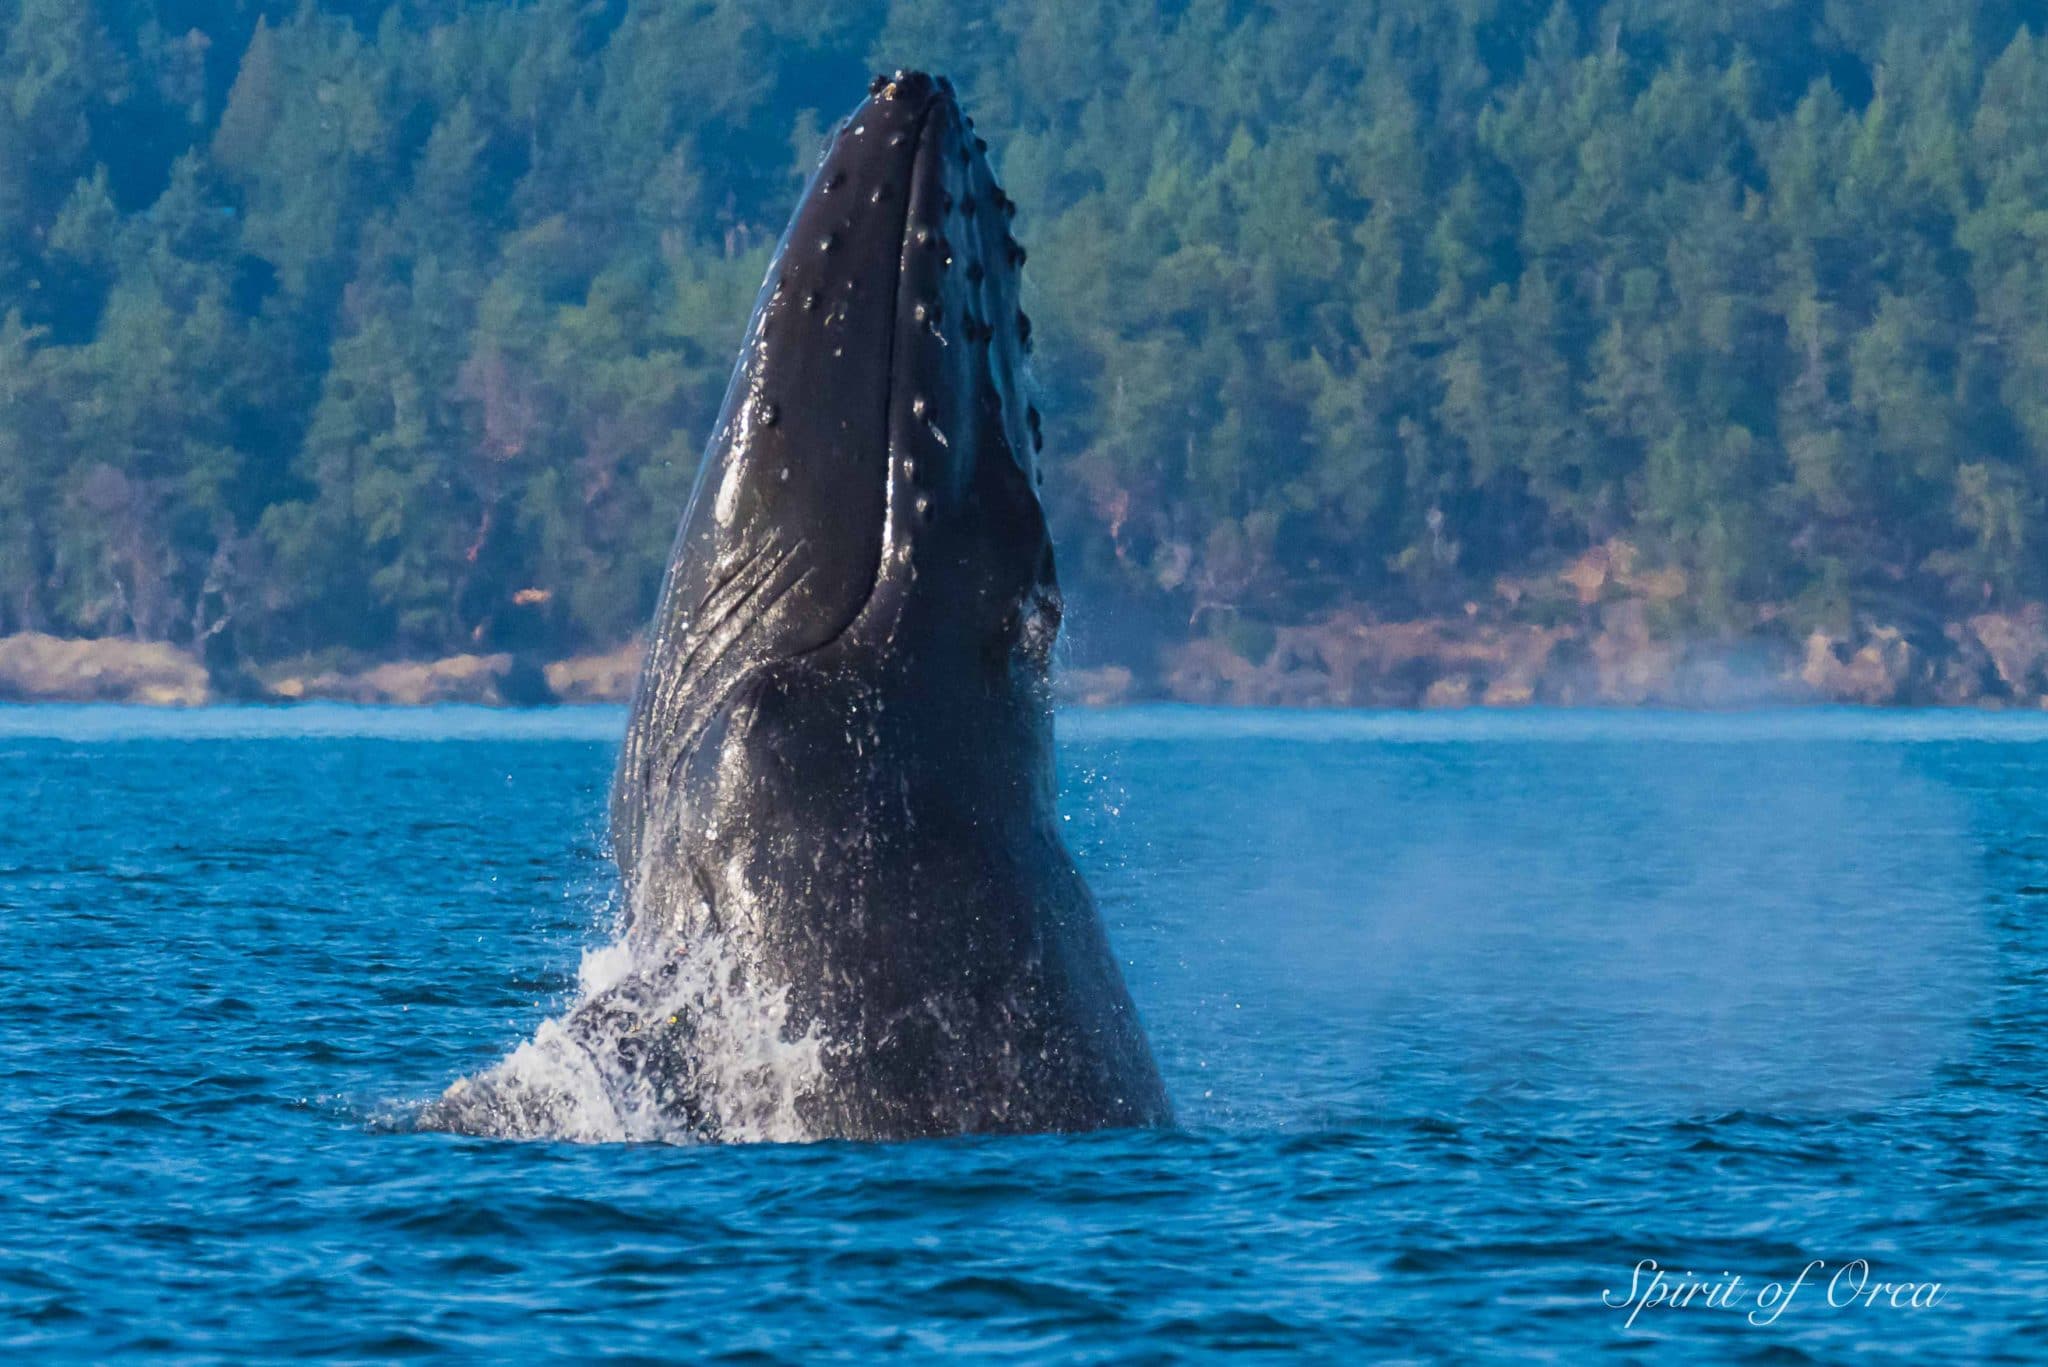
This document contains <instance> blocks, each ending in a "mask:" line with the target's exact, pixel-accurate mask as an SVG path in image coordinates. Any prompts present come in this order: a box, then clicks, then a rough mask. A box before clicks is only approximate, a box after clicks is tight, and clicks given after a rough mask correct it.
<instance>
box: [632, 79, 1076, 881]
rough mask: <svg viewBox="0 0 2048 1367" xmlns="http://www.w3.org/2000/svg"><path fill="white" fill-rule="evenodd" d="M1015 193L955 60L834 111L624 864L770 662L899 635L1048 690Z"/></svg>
mask: <svg viewBox="0 0 2048 1367" xmlns="http://www.w3.org/2000/svg"><path fill="white" fill-rule="evenodd" d="M1014 213H1015V205H1014V204H1012V203H1011V201H1010V200H1009V198H1008V197H1007V196H1006V195H1005V194H1004V193H1003V191H1002V189H1001V187H1000V186H999V185H998V184H997V182H996V179H995V176H994V173H993V172H992V170H991V169H990V165H989V160H988V155H987V144H986V143H985V142H983V141H982V139H980V138H979V137H977V136H976V135H975V133H974V129H973V124H972V121H971V120H969V119H968V118H967V117H966V116H965V114H964V113H963V112H962V110H961V108H960V104H959V102H958V100H957V99H956V98H955V95H954V92H953V88H952V85H951V83H950V82H948V81H946V80H945V79H943V78H937V79H935V78H933V77H930V76H927V75H925V74H923V73H918V72H903V71H899V72H896V73H895V74H894V75H893V76H886V77H884V76H878V77H876V78H875V80H874V82H873V84H872V85H871V86H870V87H869V93H868V98H867V99H866V100H865V101H864V102H863V103H862V104H861V105H860V107H859V108H858V109H856V110H855V111H854V112H853V114H852V115H851V116H849V117H848V118H847V119H845V120H844V121H843V122H842V123H841V124H840V125H839V127H838V129H837V130H836V132H835V133H834V134H833V136H832V138H831V140H830V144H829V146H828V147H827V148H826V150H825V152H824V155H823V157H822V159H821V160H820V162H819V164H818V167H817V169H816V171H815V172H813V174H812V176H811V178H810V181H809V183H808V185H807V186H806V188H805V190H804V192H803V196H802V199H801V201H800V203H799V204H798V207H797V210H796V212H795V215H794V216H793V218H792V219H791V222H790V225H789V228H788V230H787V232H786V233H785V234H784V236H783V239H782V241H781V244H780V245H779V247H778V248H777V250H776V253H775V256H774V259H773V261H772V262H771V264H770V266H769V269H768V273H767V278H766V280H765V281H764V283H763V285H762V289H761V293H760V296H759V299H758V301H757V303H756V305H755V309H754V313H753V317H752V320H751V321H750V323H749V324H748V327H747V332H746V337H745V341H744V344H743V346H742V349H741V353H740V358H739V361H738V365H737V367H736V369H735V371H734V374H733V378H732V382H731V385H730V387H729V389H728V390H727V393H726V398H725V402H724V405H723V408H722V410H721V412H720V414H719V418H718V421H717V424H716V427H715V428H714V430H713V433H712V436H711V439H710V442H709V445H708V447H707V449H706V451H705V454H704V458H703V462H702V464H701V466H700V468H699V471H698V475H697V481H696V485H695V488H694V490H693V492H692V494H691V498H690V503H689V507H688V509H687V511H686V512H685V514H684V517H683V523H682V527H681V530H680V532H679V536H678V540H677V544H676V547H675V551H674V553H673V555H672V557H671V561H670V567H669V573H668V579H667V583H666V584H665V586H664V588H663V593H662V602H661V606H660V608H659V609H658V610H657V613H656V617H655V621H654V627H653V631H652V635H651V637H650V643H649V652H648V659H647V663H646V665H645V666H644V669H643V673H642V678H641V683H640V690H639V696H638V698H637V699H636V703H635V708H634V717H633V721H632V724H631V725H630V727H629V729H628V734H627V741H626V749H625V752H624V754H623V755H622V758H621V763H620V767H619V773H618V778H617V781H616V784H615V787H614V797H613V826H614V840H615V844H616V845H617V847H618V854H619V856H620V862H621V864H622V866H624V867H626V868H627V869H628V870H629V872H630V870H631V867H632V861H633V859H634V855H635V845H636V843H637V836H636V832H635V827H636V824H637V821H638V819H639V814H640V813H641V812H643V811H644V810H645V808H646V806H647V801H646V799H647V796H648V793H649V791H650V789H652V788H655V787H659V786H660V785H661V784H662V783H663V782H664V781H665V774H666V772H667V771H668V770H669V769H672V768H673V767H674V766H675V764H676V763H677V757H678V756H681V755H684V754H686V753H687V752H688V750H689V749H690V747H691V746H692V744H693V743H694V742H695V740H696V738H697V737H698V736H700V735H701V734H702V732H703V731H704V729H705V728H706V727H707V726H709V725H710V724H711V723H712V721H713V720H714V719H715V718H716V717H717V715H718V713H719V711H720V709H721V707H723V706H724V705H725V703H726V702H727V700H728V699H729V698H730V696H731V694H732V692H733V690H734V689H735V688H737V687H739V686H740V685H741V684H742V683H743V682H744V681H745V680H746V679H747V678H748V677H749V676H750V675H752V674H754V673H756V672H757V671H759V670H760V669H762V668H763V667H764V666H769V665H774V664H778V663H781V662H786V661H792V660H796V659H799V658H802V659H807V660H809V661H812V662H814V663H816V664H817V665H818V666H819V667H820V668H835V667H836V668H862V667H865V666H867V665H870V664H872V663H874V662H875V661H877V660H878V659H880V658H881V657H883V656H885V655H886V656H888V657H889V658H890V659H892V660H894V661H895V662H897V663H898V664H899V665H900V666H901V667H904V668H911V669H921V670H924V671H928V672H931V673H934V674H941V675H943V676H944V677H946V678H947V679H949V680H952V681H954V687H955V688H956V689H958V688H966V689H968V690H969V691H979V692H982V693H984V694H995V693H1003V692H1008V693H1012V694H1017V695H1020V696H1022V697H1023V698H1024V699H1025V700H1026V702H1027V704H1028V705H1034V706H1040V707H1041V708H1042V707H1043V706H1044V705H1045V703H1044V695H1045V674H1046V668H1047V661H1048V656H1049V653H1050V648H1051V644H1052V640H1053V637H1054V635H1055V634H1056V632H1057V629H1058V620H1059V591H1058V586H1057V580H1056V577H1055V573H1054V568H1053V558H1052V547H1051V542H1050V539H1049V537H1048V534H1047V530H1046V522H1045V516H1044V513H1043V510H1042V508H1041V505H1040V503H1039V498H1038V492H1037V486H1038V483H1039V478H1040V476H1039V470H1038V450H1039V446H1040V440H1041V439H1040V434H1039V420H1038V414H1037V411H1036V409H1035V408H1033V407H1032V405H1031V402H1030V398H1029V389H1028V382H1027V373H1026V358H1027V355H1028V353H1029V351H1030V346H1031V324H1030V320H1029V319H1028V318H1027V317H1026V315H1025V314H1024V312H1023V311H1022V309H1021V308H1020V307H1019V301H1018V286H1019V279H1020V272H1021V268H1022V266H1023V264H1024V250H1023V248H1022V247H1021V246H1019V245H1018V243H1017V240H1016V238H1015V237H1014V236H1013V235H1012V233H1011V221H1012V218H1013V215H1014Z"/></svg>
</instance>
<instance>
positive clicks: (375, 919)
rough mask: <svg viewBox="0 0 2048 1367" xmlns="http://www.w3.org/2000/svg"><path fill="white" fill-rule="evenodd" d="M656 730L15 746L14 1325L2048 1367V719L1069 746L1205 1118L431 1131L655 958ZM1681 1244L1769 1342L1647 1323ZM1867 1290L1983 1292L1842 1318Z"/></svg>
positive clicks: (64, 1340)
mask: <svg viewBox="0 0 2048 1367" xmlns="http://www.w3.org/2000/svg"><path fill="white" fill-rule="evenodd" d="M622 721H623V718H622V716H621V714H620V713H618V712H616V711H608V710H602V709H593V710H571V711H558V712H542V713H529V714H516V715H508V714H495V713H480V712H474V711H467V710H463V709H430V710H427V711H420V712H383V711H370V710H359V709H347V708H306V709H299V710H293V711H267V710H259V709H251V710H232V709H231V710H223V711H216V712H207V713H198V714H184V715H178V714H162V713H137V712H131V711H125V710H120V709H98V708H77V709H68V708H67V709H0V909H4V911H5V915H6V925H7V928H8V934H7V936H6V937H5V939H4V941H0V974H4V983H5V988H4V993H0V1099H4V1101H5V1107H4V1112H0V1174H4V1175H0V1316H4V1319H0V1342H4V1343H5V1344H6V1345H7V1346H8V1347H10V1348H11V1349H13V1350H14V1351H15V1353H17V1354H19V1353H21V1352H24V1351H26V1352H29V1353H36V1354H45V1355H51V1356H56V1355H69V1356H82V1357H90V1358H107V1357H119V1356H166V1357H179V1358H196V1359H206V1358H210V1357H215V1356H219V1355H225V1354H254V1355H260V1356H273V1355H278V1354H283V1353H286V1352H293V1353H309V1354H314V1355H324V1356H332V1357H346V1358H365V1357H387V1356H419V1357H431V1356H435V1355H438V1354H446V1355H450V1356H474V1355H477V1354H480V1353H488V1354H503V1355H563V1356H571V1355H589V1354H594V1353H598V1352H604V1353H609V1354H616V1355H621V1356H623V1357H626V1358H633V1357H640V1358H646V1359H661V1360H678V1359H685V1358H739V1359H746V1360H756V1361H767V1360H777V1359H789V1360H796V1359H804V1360H815V1359H817V1358H820V1357H830V1356H835V1355H836V1356H842V1357H846V1358H858V1359H864V1358H866V1357H868V1356H871V1355H872V1354H874V1353H875V1352H877V1351H879V1350H900V1351H902V1352H905V1353H908V1354H910V1355H913V1356H915V1355H921V1354H925V1353H936V1352H940V1351H952V1352H961V1351H971V1352H977V1353H984V1354H989V1355H1004V1356H1022V1357H1034V1356H1040V1355H1057V1356H1061V1357H1079V1358H1082V1359H1092V1360H1112V1359H1114V1360H1127V1359H1132V1358H1136V1359H1139V1360H1177V1359H1184V1358H1199V1357H1203V1356H1206V1355H1209V1354H1220V1353H1222V1352H1224V1351H1226V1350H1251V1351H1252V1352H1253V1353H1254V1354H1257V1353H1265V1354H1268V1355H1271V1356H1274V1357H1279V1356H1283V1355H1290V1354H1307V1355H1310V1356H1313V1357H1321V1358H1324V1359H1332V1360H1334V1359H1350V1358H1355V1357H1358V1356H1361V1355H1363V1356H1369V1357H1387V1356H1406V1357H1416V1358H1444V1359H1455V1360H1469V1359H1471V1358H1474V1357H1486V1356H1493V1357H1496V1358H1499V1359H1501V1360H1529V1359H1532V1358H1535V1359H1542V1358H1545V1357H1548V1358H1550V1359H1552V1360H1557V1361H1564V1362H1580V1361H1585V1360H1587V1359H1588V1357H1589V1356H1590V1355H1592V1354H1594V1353H1596V1352H1597V1353H1601V1355H1603V1356H1612V1357H1616V1358H1619V1359H1621V1360H1628V1359H1631V1358H1638V1357H1640V1358H1677V1359H1698V1360H1702V1361H1720V1360H1755V1361H1808V1360H1811V1361H1834V1360H1841V1361H1850V1360H1864V1359H1868V1358H1871V1357H1884V1356H1887V1355H1889V1356H1892V1357H1895V1358H1896V1359H1898V1360H1900V1361H1907V1360H1920V1359H1924V1358H1926V1357H1929V1356H1932V1355H1935V1354H1942V1355H1947V1356H1951V1357H1957V1358H1961V1359H1967V1360H2000V1359H2002V1360H2008V1361H2014V1362H2025V1361H2032V1360H2038V1358H2039V1357H2040V1356H2041V1354H2042V1353H2043V1352H2044V1351H2048V1300H2044V1297H2048V1262H2044V1258H2043V1254H2042V1250H2043V1249H2044V1247H2048V1179H2044V1177H2043V1176H2042V1173H2041V1165H2040V1157H2041V1154H2042V1144H2043V1135H2044V1134H2048V996H2044V989H2048V926H2044V921H2043V914H2044V912H2048V719H2043V718H1996V717H1980V716H1950V715H1932V714H1887V715H1870V714H1858V713H1830V712H1799V713H1760V714H1745V715H1735V716H1720V717H1674V716H1659V715H1656V714H1615V715H1602V714H1584V713H1580V714H1568V715H1565V714H1542V713H1524V714H1517V715H1512V716H1496V715H1479V714H1468V715H1463V716H1456V717H1443V716H1422V717H1416V716H1385V715H1373V714H1319V715H1298V714H1272V713H1209V712H1202V711H1195V710H1188V709H1173V710H1167V709H1161V710H1146V709H1138V710H1131V711H1120V712H1109V713H1078V714H1073V715H1070V716H1068V717H1067V718H1065V719H1064V723H1063V728H1062V733H1063V752H1062V762H1063V773H1064V779H1065V796H1064V806H1065V811H1066V814H1067V821H1068V823H1069V832H1070V839H1071V841H1072V843H1073V845H1074V847H1075V850H1076V853H1077V855H1078V857H1079V859H1080V862H1081V864H1082V866H1083V868H1084V869H1085V870H1086V871H1087V873H1088V874H1089V876H1090V878H1091V880H1092V881H1093V882H1094V884H1095V887H1096V889H1097V892H1098V894H1099V895H1100V898H1101V901H1102V905H1103V911H1104V915H1105V918H1106V919H1107V921H1108V922H1109V926H1110V931H1111V935H1112V938H1113V939H1114V941H1115V944H1116V946H1117V949H1118V952H1119V954H1120V956H1121V957H1123V958H1124V959H1125V960H1126V961H1127V968H1126V972H1127V974H1128V975H1129V978H1130V981H1131V986H1132V991H1133V994H1134V995H1135V996H1136V998H1137V1000H1138V1003H1139V1006H1140V1009H1141V1010H1142V1011H1143V1013H1144V1015H1145V1018H1146V1020H1147V1023H1148V1025H1149V1027H1150V1031H1151V1035H1152V1039H1153V1043H1154V1046H1155V1048H1156V1050H1157V1052H1158V1054H1159V1057H1160V1063H1161V1066H1162V1068H1163V1069H1164V1071H1165V1073H1166V1075H1167V1081H1168V1085H1169V1087H1170V1089H1171V1091H1172V1093H1173V1095H1174V1099H1175V1102H1176V1104H1177V1106H1178V1109H1179V1112H1180V1115H1181V1119H1182V1122H1183V1126H1182V1128H1181V1129H1179V1130H1177V1131H1173V1132H1168V1133H1136V1134H1103V1135H1090V1136H1081V1137H1037V1138H1025V1139H971V1140H961V1141H955V1142H943V1143H922V1144H901V1145H880V1146H859V1145H846V1144H820V1145H810V1146H774V1145H753V1146H734V1147H725V1148H682V1147H669V1146H661V1145H588V1146H576V1145H546V1144H514V1143H501V1142H488V1141H478V1140H468V1139H459V1138H451V1137H448V1136H445V1135H436V1134H420V1133H414V1132H411V1131H410V1130H408V1129H407V1127H406V1124H405V1119H406V1116H407V1115H408V1114H409V1112H410V1109H411V1108H412V1107H413V1106H414V1105H416V1104H417V1103H418V1102H419V1101H420V1100H421V1099H423V1098H425V1097H428V1096H431V1095H433V1094H434V1093H435V1092H437V1091H438V1090H439V1089H440V1087H442V1086H443V1085H445V1084H446V1083H447V1082H448V1081H449V1080H450V1079H452V1078H454V1077H456V1076H458V1075H460V1074H463V1073H465V1072H470V1071H473V1070H475V1069H476V1068H478V1067H479V1066H481V1065H484V1064H487V1063H489V1062H490V1061H491V1060H492V1059H494V1058H496V1057H498V1056H499V1055H501V1054H503V1053H504V1052H505V1051H506V1050H507V1049H509V1048H511V1047H512V1046H513V1045H515V1044H516V1043H517V1042H518V1041H519V1040H521V1039H522V1038H525V1037H526V1036H528V1035H530V1034H531V1033H532V1031H533V1029H534V1027H535V1025H536V1023H537V1022H539V1021H540V1020H542V1019H543V1018H544V1017H546V1016H547V1015H548V1014H550V1013H551V1012H553V1011H556V1010H559V1009H560V1007H561V1005H562V1004H563V1000H564V994H565V993H567V992H568V990H569V989H570V987H571V985H572V983H573V980H574V976H575V973H576V969H577V965H578V962H579V960H580V957H581V955H582V953H583V952H584V951H585V950H586V949H590V948H594V947H596V946H598V945H600V944H602V943H603V941H604V939H605V935H606V928H607V924H608V910H607V908H608V899H609V898H610V896H611V889H612V884H611V879H610V875H609V870H608V867H607V865H606V863H605V861H604V857H603V852H602V834H601V826H600V812H601V809H602V805H603V793H604V789H605V784H606V781H607V778H608V775H609V770H610V764H611V758H612V753H613V744H614V740H615V737H616V736H617V734H618V731H619V729H620V727H621V725H622ZM1645 1258H1656V1259H1658V1260H1660V1262H1662V1263H1663V1264H1664V1265H1665V1266H1667V1267H1669V1268H1670V1269H1672V1270H1673V1271H1674V1272H1691V1273H1693V1274H1696V1275H1697V1276H1698V1277H1700V1278H1704V1279H1715V1278H1719V1277H1720V1276H1722V1274H1739V1275H1741V1276H1743V1277H1744V1278H1745V1281H1744V1283H1743V1291H1742V1296H1743V1298H1744V1299H1740V1300H1738V1301H1737V1303H1736V1304H1735V1305H1734V1306H1732V1307H1728V1308H1722V1307H1711V1308H1710V1307H1705V1306H1702V1305H1700V1304H1697V1303H1696V1304H1694V1305H1693V1306H1691V1307H1689V1308H1685V1309H1677V1310H1672V1309H1649V1310H1645V1311H1644V1312H1643V1313H1642V1314H1641V1315H1640V1316H1639V1317H1638V1318H1637V1320H1636V1324H1635V1327H1634V1328H1633V1329H1632V1330H1631V1329H1628V1328H1626V1327H1625V1325H1624V1320H1625V1319H1626V1316H1627V1311H1626V1310H1625V1309H1616V1308H1614V1307H1612V1306H1609V1305H1605V1304H1603V1294H1605V1293H1612V1294H1611V1295H1610V1297H1609V1298H1610V1299H1616V1300H1619V1299H1624V1298H1625V1294H1626V1292H1627V1289H1628V1288H1629V1285H1630V1279H1631V1269H1632V1268H1633V1267H1634V1266H1635V1265H1636V1264H1637V1263H1638V1262H1639V1260H1641V1259H1645ZM1856 1258H1864V1259H1868V1260H1870V1262H1871V1263H1872V1264H1873V1266H1874V1268H1875V1272H1874V1276H1873V1280H1887V1281H1911V1282H1940V1283H1941V1284H1942V1286H1943V1293H1942V1297H1941V1300H1940V1303H1939V1304H1938V1305H1936V1306H1934V1307H1933V1308H1931V1309H1920V1310H1910V1309H1893V1308H1891V1307H1890V1306H1889V1304H1886V1303H1882V1302H1881V1303H1880V1304H1879V1305H1877V1306H1875V1307H1862V1306H1857V1307H1831V1306H1830V1305H1829V1304H1828V1303H1827V1302H1828V1297H1827V1295H1826V1291H1827V1285H1826V1281H1825V1279H1826V1278H1827V1277H1828V1276H1830V1275H1831V1274H1832V1273H1833V1272H1834V1271H1835V1270H1836V1268H1837V1267H1838V1266H1839V1265H1840V1264H1842V1263H1844V1262H1847V1261H1848V1260H1851V1259H1856ZM1815 1259H1825V1260H1827V1264H1828V1265H1827V1267H1826V1268H1825V1269H1823V1270H1822V1271H1820V1272H1818V1273H1816V1274H1814V1277H1815V1278H1816V1280H1815V1281H1813V1282H1811V1283H1810V1284H1809V1285H1807V1286H1805V1287H1802V1289H1801V1290H1800V1291H1798V1292H1797V1293H1794V1295H1793V1297H1792V1299H1791V1302H1790V1304H1789V1305H1787V1306H1786V1307H1785V1308H1784V1309H1783V1312H1782V1313H1781V1314H1780V1315H1779V1316H1778V1317H1777V1318H1776V1319H1775V1320H1774V1321H1773V1322H1771V1323H1769V1324H1766V1325H1757V1324H1752V1323H1750V1322H1749V1318H1750V1317H1749V1316H1748V1315H1747V1314H1746V1312H1747V1311H1749V1310H1752V1309H1754V1308H1756V1301H1755V1299H1754V1291H1755V1289H1756V1288H1759V1287H1761V1286H1762V1285H1764V1284H1766V1283H1768V1282H1770V1281H1773V1280H1777V1281H1789V1280H1790V1279H1791V1278H1793V1277H1794V1276H1796V1275H1797V1274H1798V1272H1799V1270H1800V1268H1801V1267H1803V1266H1805V1265H1806V1264H1808V1263H1809V1262H1811V1261H1813V1260H1815Z"/></svg>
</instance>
